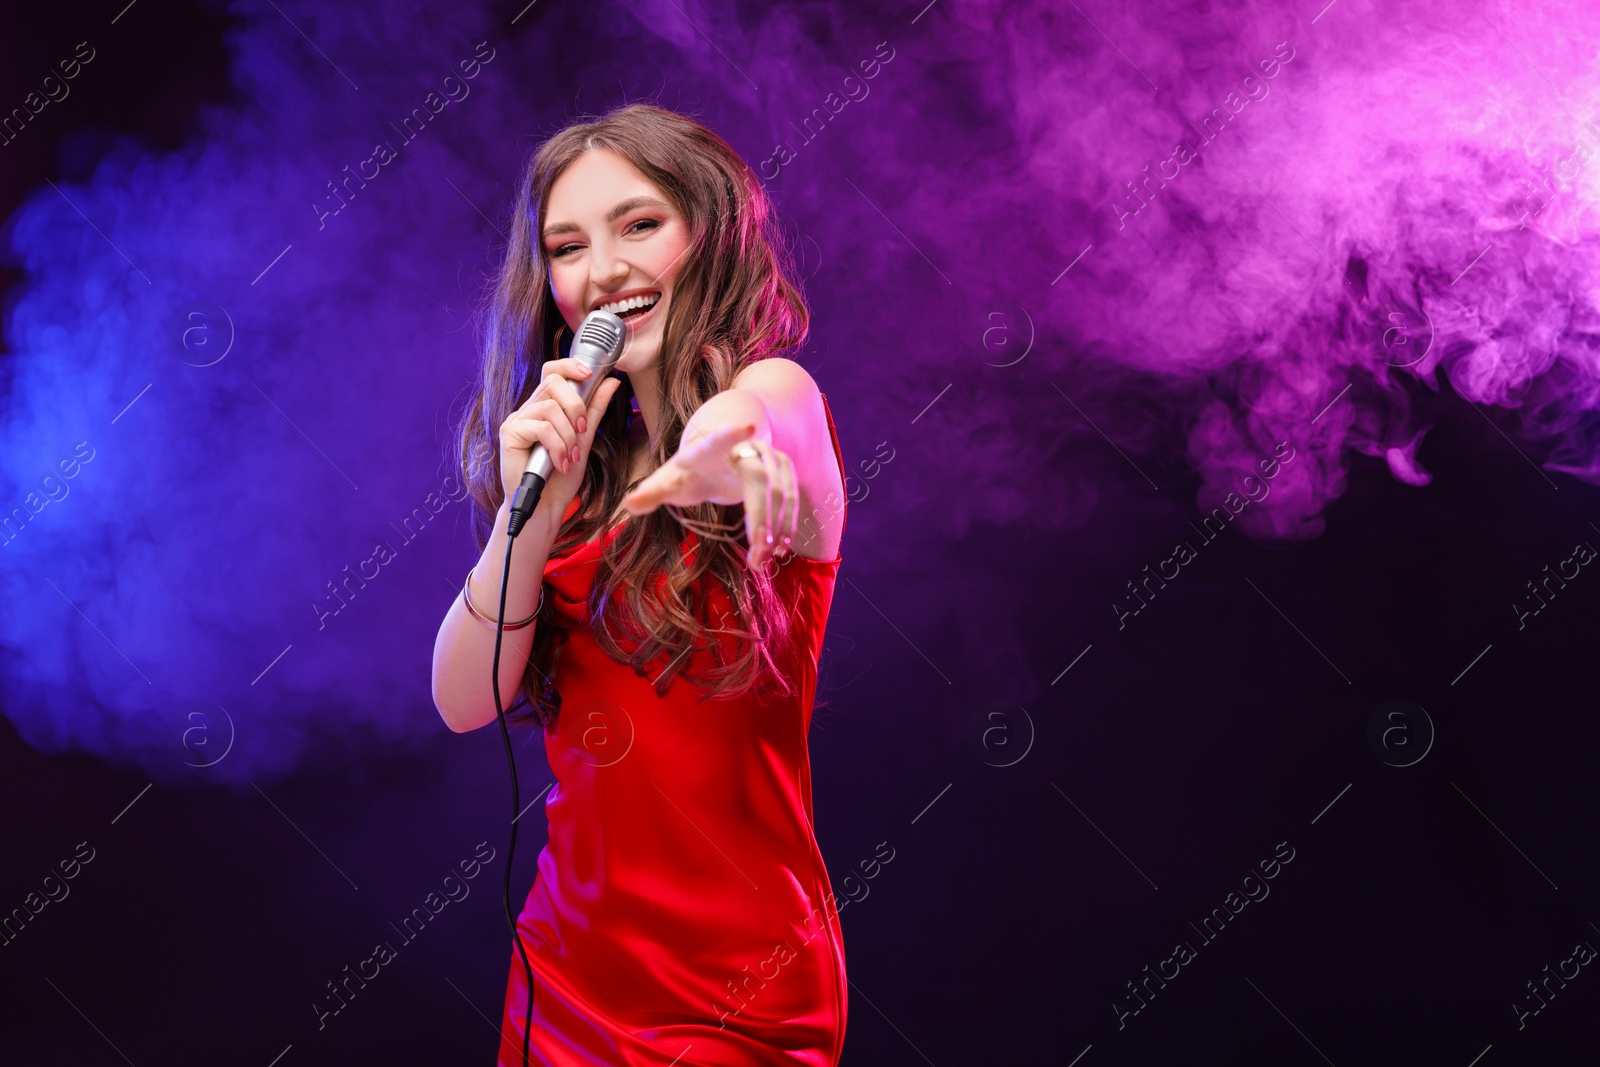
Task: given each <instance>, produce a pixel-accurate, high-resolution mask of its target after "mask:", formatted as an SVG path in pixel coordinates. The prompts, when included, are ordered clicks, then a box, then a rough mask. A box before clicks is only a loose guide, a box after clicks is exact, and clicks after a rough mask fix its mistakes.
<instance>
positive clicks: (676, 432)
mask: <svg viewBox="0 0 1600 1067" xmlns="http://www.w3.org/2000/svg"><path fill="white" fill-rule="evenodd" d="M588 119H589V120H588V121H581V122H576V123H573V124H571V125H568V126H567V127H565V128H564V129H562V130H561V131H559V132H558V133H556V134H555V135H553V136H552V137H550V138H549V139H548V140H546V141H545V142H544V143H543V144H541V145H540V146H538V147H537V148H536V149H535V150H534V151H533V153H532V154H531V156H530V157H529V160H528V163H527V166H526V167H525V168H524V170H523V174H522V180H521V182H520V183H519V185H518V189H517V193H516V203H515V206H514V209H513V213H512V218H511V230H510V234H509V237H508V239H507V246H506V252H505V258H504V261H503V262H502V263H501V265H500V268H499V271H498V272H497V275H496V277H495V280H494V284H493V289H492V295H491V296H490V298H489V299H488V301H487V305H486V306H485V307H484V308H483V309H482V311H481V313H480V315H481V320H482V322H481V335H482V361H481V362H482V367H481V375H480V378H479V381H478V384H477V386H476V388H475V389H474V392H473V396H472V398H471V401H470V404H469V406H468V408H467V410H466V412H465V414H464V417H463V419H462V422H461V436H460V440H461V472H462V477H463V480H464V481H465V482H466V484H467V487H468V490H469V492H470V493H471V495H472V499H473V502H474V504H475V505H476V507H475V509H474V524H473V533H474V536H475V537H476V539H477V543H478V547H479V549H480V550H482V548H483V547H484V546H485V545H486V544H488V539H489V534H490V532H491V531H492V530H493V525H494V516H495V514H496V512H498V510H499V508H500V505H501V503H502V501H503V500H504V496H505V492H504V489H503V487H502V480H501V477H500V451H499V427H500V424H501V423H502V422H504V421H505V419H506V418H507V417H508V416H509V415H510V414H511V413H512V412H513V411H515V410H516V409H517V408H519V407H520V406H522V404H523V403H525V402H526V401H527V399H528V397H530V396H531V395H532V394H533V391H534V389H535V388H536V387H537V386H538V384H539V379H540V368H541V367H542V366H543V364H544V362H545V361H546V360H547V359H554V358H557V355H558V353H557V352H556V351H555V341H556V335H557V333H558V331H559V330H560V329H561V328H562V327H563V326H564V323H563V320H562V318H561V314H560V312H559V311H558V310H557V308H556V306H555V303H554V300H553V298H552V297H551V294H550V277H549V263H548V261H547V259H546V254H545V251H544V246H543V242H542V241H541V240H540V238H539V235H540V233H541V232H542V230H543V227H544V220H545V210H546V206H547V203H548V201H549V196H550V188H551V186H552V185H553V184H554V183H555V181H556V179H557V178H559V177H560V176H561V174H562V172H563V171H565V170H566V168H567V167H568V166H569V165H570V164H571V163H572V162H573V161H574V160H576V159H577V158H578V157H579V156H581V155H583V154H584V153H585V152H588V151H591V150H593V149H597V148H607V149H610V150H611V151H613V152H615V153H617V154H618V155H620V156H622V157H623V158H624V159H626V160H628V161H629V162H630V163H631V164H632V165H633V166H634V167H635V168H636V169H637V170H638V171H639V173H640V174H642V175H644V176H645V177H646V178H647V179H649V180H650V181H651V182H653V183H654V184H655V185H656V186H657V187H658V188H660V189H661V191H662V192H663V193H665V194H666V197H667V199H668V200H670V201H671V202H672V204H673V206H674V207H676V208H677V210H678V212H679V213H680V214H681V215H682V216H683V217H684V219H685V220H686V221H687V223H688V226H689V230H690V235H691V236H690V247H689V251H688V252H687V253H686V254H685V257H684V260H683V262H682V264H681V266H680V267H679V270H678V273H677V275H676V277H675V280H674V282H673V294H672V301H671V305H670V307H669V308H668V309H667V318H666V321H665V323H664V324H663V331H662V342H661V353H660V356H659V360H660V364H659V365H660V370H661V382H662V393H663V396H662V406H661V422H662V425H661V426H659V427H657V433H656V435H655V438H654V440H652V442H651V451H650V464H649V468H650V470H652V471H653V470H655V469H656V468H658V467H660V466H661V465H662V464H663V463H665V462H666V461H667V460H668V459H670V458H671V457H672V455H673V454H674V453H675V452H676V451H677V450H678V445H679V440H680V438H681V436H682V434H683V430H684V427H685V426H686V425H687V423H688V421H689V418H690V417H691V416H692V415H693V414H694V413H695V411H697V410H698V409H699V407H700V405H702V404H704V403H705V402H706V401H707V400H709V399H710V398H711V397H712V396H714V395H715V394H717V393H718V392H721V391H722V390H724V389H727V388H729V386H731V385H732V383H733V379H734V376H735V375H737V374H738V373H739V372H740V371H741V370H743V369H744V368H745V367H746V366H748V365H749V364H751V363H753V362H755V361H756V360H759V359H764V358H766V357H767V356H769V355H772V354H774V353H775V352H778V351H779V350H781V349H785V348H790V347H792V346H796V345H799V344H801V343H802V342H803V341H804V340H805V338H806V334H807V332H808V331H809V328H810V315H809V312H808V310H807V308H806V304H805V299H804V297H803V295H802V293H801V291H800V288H799V286H798V284H797V283H796V282H794V281H792V280H791V275H792V272H793V261H792V255H791V251H790V248H789V246H788V245H787V244H786V243H785V242H784V241H783V240H782V236H781V233H780V231H779V228H778V223H777V218H776V216H775V214H774V213H773V211H772V207H771V204H770V202H769V201H768V200H767V197H766V194H765V192H764V191H763V190H762V187H761V183H760V182H759V181H758V180H757V179H756V176H755V173H754V172H753V171H752V170H751V168H750V166H749V165H748V164H747V163H746V162H745V161H744V160H743V159H742V158H740V156H739V154H738V153H737V152H735V151H734V150H733V148H732V147H730V146H729V145H728V144H727V142H725V141H724V140H723V139H722V138H721V137H719V136H717V135H716V134H715V133H713V132H712V131H711V130H709V129H707V128H706V127H705V126H702V125H701V124H700V123H698V122H696V121H694V120H693V119H690V118H687V117H685V116H683V115H679V114H677V113H675V112H672V111H668V110H666V109H664V108H661V107H657V106H655V105H653V104H629V105H627V106H625V107H620V108H617V109H616V110H613V111H610V112H608V113H607V114H605V115H604V116H601V117H599V118H593V117H588ZM632 399H633V389H632V385H631V383H630V382H628V381H627V378H626V375H623V384H622V386H621V387H620V388H619V389H618V390H617V392H616V394H615V395H614V396H613V397H612V398H611V402H610V404H609V405H608V406H607V409H606V413H605V415H604V416H603V417H602V418H601V420H600V424H599V426H598V427H597V428H596V430H595V435H594V443H593V445H592V447H591V448H590V451H589V457H588V463H587V466H586V468H585V470H584V474H583V481H582V482H581V483H580V486H579V489H578V494H577V495H578V500H579V501H580V504H579V508H578V510H577V511H576V512H575V513H574V514H573V515H572V517H571V518H570V519H568V520H567V521H566V522H564V523H563V524H562V526H561V528H560V530H559V531H558V532H557V535H556V539H555V541H554V543H553V544H552V545H551V549H550V555H551V556H552V557H554V556H558V555H564V554H566V553H567V552H570V551H571V550H573V549H575V548H577V547H579V546H580V545H582V544H584V543H586V542H588V541H589V540H591V539H593V538H594V537H595V536H596V535H597V534H600V533H601V532H602V531H603V530H604V528H605V526H606V523H607V520H608V519H609V518H610V517H611V516H612V515H613V514H614V513H615V512H616V509H617V507H618V506H619V505H620V503H621V500H622V497H623V495H624V494H625V493H627V492H628V491H629V490H630V489H632V488H633V485H634V484H637V483H627V482H626V479H627V477H628V474H629V469H628V468H629V462H628V460H629V457H628V448H627V443H628V440H629V429H630V425H631V420H632V419H633V418H635V417H637V416H636V415H634V414H633V412H632V410H631V401H632ZM673 510H675V511H677V513H678V514H679V515H681V516H683V519H684V520H685V522H687V523H690V524H692V525H693V527H694V528H695V529H696V531H697V547H696V549H695V551H694V552H693V553H692V554H691V558H690V559H689V560H688V561H686V560H685V558H684V556H683V551H682V546H683V542H684V533H685V527H684V524H683V523H680V521H679V519H678V518H677V517H675V516H674V515H673V514H672V511H673ZM743 526H744V509H743V506H742V505H718V504H699V505H695V506H693V507H682V508H675V509H668V508H666V507H662V508H658V509H656V510H655V511H653V512H651V513H650V514H648V515H643V516H630V517H629V518H628V519H626V520H625V521H624V522H623V524H622V529H621V531H620V532H619V533H618V534H617V536H615V537H614V538H611V539H610V540H608V541H607V542H606V544H605V550H604V551H603V553H602V554H601V558H600V560H599V562H598V564H597V567H596V570H595V578H594V582H593V584H592V587H591V589H590V594H589V597H588V600H587V603H586V605H585V613H584V616H585V620H586V623H587V625H588V626H589V627H590V628H591V629H592V630H593V631H594V635H595V639H596V641H597V643H598V644H599V646H600V648H601V649H603V650H604V651H605V653H606V655H608V656H610V657H611V658H612V659H614V660H616V661H617V662H619V663H627V664H630V665H631V666H632V667H633V669H634V671H635V673H636V674H638V675H640V676H641V677H648V674H647V665H648V664H650V663H651V662H652V661H653V660H655V659H656V658H657V657H658V656H660V655H661V654H662V653H666V654H667V656H668V661H669V662H668V664H667V666H666V667H665V668H664V669H662V670H661V671H660V673H659V674H658V675H657V676H656V677H655V678H654V679H653V684H654V686H655V691H656V693H657V694H658V695H660V694H663V693H665V692H666V690H667V687H668V686H669V685H670V684H671V682H672V680H673V679H674V678H675V677H678V676H679V675H680V674H682V676H683V678H684V680H685V681H686V682H689V683H691V684H694V685H695V686H696V687H697V688H699V689H702V690H704V695H702V696H701V697H700V699H701V700H702V701H703V700H708V699H712V698H714V697H727V698H732V697H736V696H740V695H743V694H746V693H749V692H751V691H753V690H755V689H756V688H757V687H758V686H760V687H762V688H766V689H774V690H776V691H781V692H784V693H789V692H792V683H791V682H790V680H789V678H788V677H786V675H785V672H784V670H783V669H782V668H781V666H780V664H782V663H786V662H788V655H789V652H790V651H791V650H792V648H793V641H794V635H793V632H792V627H791V623H790V610H789V608H788V606H786V605H784V604H783V603H781V602H780V599H779V598H778V596H777V595H776V594H775V591H774V588H773V583H772V579H771V575H770V574H768V573H766V572H765V571H759V570H757V571H753V570H752V569H751V568H750V567H749V565H748V563H747V562H746V561H745V556H744V552H745V539H744V533H743ZM706 530H711V531H717V530H723V531H727V532H728V533H729V534H731V535H732V536H726V535H724V537H722V538H719V537H718V536H717V535H716V534H715V533H714V532H713V533H712V535H711V536H704V535H703V532H704V531H706ZM663 576H664V581H663V580H662V578H663ZM706 576H709V577H710V578H713V579H715V580H716V581H717V582H719V583H720V584H721V586H722V588H723V589H725V590H726V591H727V595H728V598H729V601H730V603H732V605H733V606H734V608H735V610H736V613H737V616H738V618H737V619H729V618H728V617H727V616H726V613H724V614H723V617H722V618H720V619H718V620H717V622H718V624H719V625H717V626H712V625H710V624H709V623H708V621H707V620H706V618H705V615H706V603H705V601H706V599H707V598H706V596H705V592H704V590H705V588H706V587H705V585H704V584H703V583H700V584H697V583H699V579H701V578H702V577H706ZM618 589H620V590H622V594H623V595H622V596H621V597H618V598H615V599H614V596H613V594H614V592H615V591H617V590H618ZM553 600H554V597H553V596H552V595H551V590H550V589H548V588H547V589H545V597H544V599H543V601H542V602H541V607H540V610H539V617H538V620H537V622H536V623H535V628H534V642H533V651H532V653H531V654H530V656H529V660H528V669H527V670H526V671H525V672H524V674H523V677H522V684H521V686H520V688H519V693H518V699H517V700H516V701H514V702H513V703H512V705H511V708H510V709H509V710H508V712H507V719H508V721H510V722H519V723H520V722H535V723H538V724H539V725H540V726H543V727H549V726H551V725H553V724H554V723H555V721H556V718H557V715H558V714H559V712H560V710H561V694H560V692H559V691H558V690H557V688H556V686H555V684H554V682H553V681H552V680H551V678H552V676H553V675H554V673H555V665H556V660H557V657H558V656H559V654H560V650H561V646H562V645H563V644H564V643H565V640H566V636H567V633H566V626H565V624H564V623H563V622H562V621H561V619H560V617H559V616H558V615H557V614H556V613H555V611H554V610H553ZM730 624H731V625H730ZM618 633H620V634H621V639H619V638H618ZM714 635H727V636H730V637H731V638H732V641H731V644H732V645H733V647H734V650H735V651H733V652H732V653H730V652H729V651H728V648H727V646H726V644H725V638H723V639H719V638H717V637H715V636H714ZM708 645H709V647H711V648H713V649H714V650H715V654H714V658H715V661H716V663H717V666H716V668H715V669H713V670H711V671H710V672H709V673H708V675H707V677H705V678H703V679H701V678H695V677H692V676H691V675H690V674H688V673H685V671H686V667H685V665H686V664H687V662H688V660H689V659H690V653H691V652H692V651H693V650H696V649H700V648H704V647H707V646H708ZM513 713H514V714H513Z"/></svg>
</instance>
